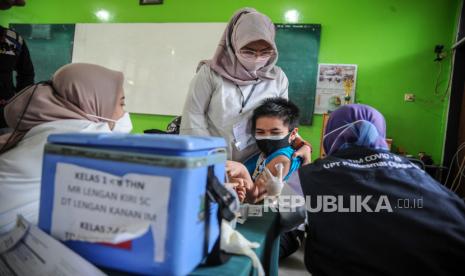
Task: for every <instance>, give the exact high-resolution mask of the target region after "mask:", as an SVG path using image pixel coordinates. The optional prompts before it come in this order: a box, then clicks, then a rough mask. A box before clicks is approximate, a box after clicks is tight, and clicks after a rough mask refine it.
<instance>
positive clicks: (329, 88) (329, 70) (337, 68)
mask: <svg viewBox="0 0 465 276" xmlns="http://www.w3.org/2000/svg"><path fill="white" fill-rule="evenodd" d="M356 79H357V65H356V64H327V63H320V64H318V79H317V84H316V99H315V114H324V113H328V112H331V111H333V110H335V109H337V108H338V107H339V106H341V105H344V104H350V103H354V102H355V83H356Z"/></svg>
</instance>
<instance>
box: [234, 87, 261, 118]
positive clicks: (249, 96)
mask: <svg viewBox="0 0 465 276" xmlns="http://www.w3.org/2000/svg"><path fill="white" fill-rule="evenodd" d="M236 86H237V88H238V89H239V91H241V95H242V104H241V111H239V114H241V113H242V110H243V109H244V107H245V106H246V105H247V103H248V102H249V100H250V98H251V97H252V94H253V92H254V91H255V87H256V86H257V84H254V85H253V86H252V90H250V93H249V95H248V96H247V98H245V99H244V93H242V90H241V88H240V87H239V85H237V84H236Z"/></svg>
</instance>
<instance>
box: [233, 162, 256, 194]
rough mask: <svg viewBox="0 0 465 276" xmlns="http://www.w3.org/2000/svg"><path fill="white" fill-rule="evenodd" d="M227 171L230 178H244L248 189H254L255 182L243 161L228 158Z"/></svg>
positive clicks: (244, 183)
mask: <svg viewBox="0 0 465 276" xmlns="http://www.w3.org/2000/svg"><path fill="white" fill-rule="evenodd" d="M226 173H227V174H228V178H229V179H242V181H243V185H244V187H245V188H246V189H248V190H250V189H252V187H253V182H252V179H251V177H250V174H249V171H247V168H246V167H245V166H244V165H243V164H242V163H239V162H235V161H230V160H227V161H226Z"/></svg>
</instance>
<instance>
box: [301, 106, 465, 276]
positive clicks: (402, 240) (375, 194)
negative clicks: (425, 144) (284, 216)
mask: <svg viewBox="0 0 465 276" xmlns="http://www.w3.org/2000/svg"><path fill="white" fill-rule="evenodd" d="M385 135H386V125H385V121H384V118H383V116H382V115H381V113H379V112H378V111H377V110H375V109H374V108H372V107H369V106H367V105H359V104H351V105H345V106H343V107H341V108H339V109H337V110H336V111H334V112H333V113H331V115H330V118H329V120H328V124H327V127H326V129H325V135H324V137H323V141H322V142H323V146H324V150H325V152H326V153H327V154H328V156H327V157H326V158H324V159H318V160H316V161H315V162H314V163H313V164H309V165H307V166H304V167H302V168H301V169H300V170H299V178H300V183H301V187H302V190H303V193H304V195H305V196H306V198H305V200H306V209H307V219H308V231H307V240H306V248H305V264H306V266H307V269H308V270H309V271H310V272H311V273H312V275H314V276H315V275H316V276H318V275H465V266H464V264H465V204H464V201H463V200H462V199H460V198H459V197H458V196H457V195H456V194H454V193H453V192H451V191H449V190H448V189H447V188H445V187H444V186H442V185H441V184H440V183H438V182H436V181H435V180H434V179H433V178H431V177H430V176H429V175H428V174H427V173H426V172H425V171H423V170H421V169H420V168H418V167H417V166H416V165H414V164H413V163H411V162H410V161H409V160H408V159H407V158H405V157H403V156H399V155H395V154H393V153H391V152H389V151H388V148H387V144H386V142H385V138H386V136H385ZM405 135H408V134H405Z"/></svg>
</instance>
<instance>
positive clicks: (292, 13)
mask: <svg viewBox="0 0 465 276" xmlns="http://www.w3.org/2000/svg"><path fill="white" fill-rule="evenodd" d="M299 16H300V14H299V12H298V11H297V10H288V11H287V12H286V13H285V14H284V19H285V20H286V22H287V23H297V22H299Z"/></svg>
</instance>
